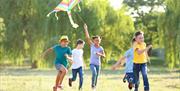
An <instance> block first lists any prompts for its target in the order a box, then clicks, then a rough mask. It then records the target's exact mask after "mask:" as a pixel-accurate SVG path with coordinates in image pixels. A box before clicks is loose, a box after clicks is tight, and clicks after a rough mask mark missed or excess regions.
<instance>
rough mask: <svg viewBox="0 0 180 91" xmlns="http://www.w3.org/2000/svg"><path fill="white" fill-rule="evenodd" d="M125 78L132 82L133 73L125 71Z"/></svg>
mask: <svg viewBox="0 0 180 91" xmlns="http://www.w3.org/2000/svg"><path fill="white" fill-rule="evenodd" d="M126 80H127V81H128V83H134V73H126Z"/></svg>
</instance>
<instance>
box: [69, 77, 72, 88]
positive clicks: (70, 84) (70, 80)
mask: <svg viewBox="0 0 180 91" xmlns="http://www.w3.org/2000/svg"><path fill="white" fill-rule="evenodd" d="M69 86H70V87H72V79H71V78H69Z"/></svg>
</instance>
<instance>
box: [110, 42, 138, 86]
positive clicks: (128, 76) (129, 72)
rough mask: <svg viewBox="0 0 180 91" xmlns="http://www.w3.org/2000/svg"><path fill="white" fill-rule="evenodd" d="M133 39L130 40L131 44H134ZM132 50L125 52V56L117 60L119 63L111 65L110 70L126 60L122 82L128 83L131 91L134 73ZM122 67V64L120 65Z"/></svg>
mask: <svg viewBox="0 0 180 91" xmlns="http://www.w3.org/2000/svg"><path fill="white" fill-rule="evenodd" d="M134 41H135V40H134V39H133V40H132V43H134ZM133 53H134V50H133V48H130V49H129V50H127V51H126V53H125V55H124V56H123V57H122V58H120V59H119V61H118V62H117V63H116V64H114V65H113V67H112V69H113V70H115V69H116V68H117V67H118V66H119V65H120V64H121V63H122V61H123V60H126V62H125V63H126V66H125V76H124V78H123V82H126V80H127V81H128V83H129V85H128V88H129V89H132V88H133V84H134V73H133V57H134V56H133V55H134V54H133ZM121 65H122V64H121Z"/></svg>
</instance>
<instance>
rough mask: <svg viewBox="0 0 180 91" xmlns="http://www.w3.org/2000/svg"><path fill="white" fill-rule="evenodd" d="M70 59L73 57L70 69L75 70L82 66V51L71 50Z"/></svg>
mask: <svg viewBox="0 0 180 91" xmlns="http://www.w3.org/2000/svg"><path fill="white" fill-rule="evenodd" d="M72 57H73V64H72V69H77V68H79V67H82V66H83V50H82V49H73V50H72Z"/></svg>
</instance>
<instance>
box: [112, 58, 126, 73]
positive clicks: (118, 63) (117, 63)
mask: <svg viewBox="0 0 180 91" xmlns="http://www.w3.org/2000/svg"><path fill="white" fill-rule="evenodd" d="M125 58H126V57H125V56H123V57H121V58H120V59H119V60H118V61H117V62H116V63H115V64H114V65H113V66H112V70H115V69H116V68H117V67H119V65H120V64H121V63H122V61H123V60H125Z"/></svg>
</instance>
